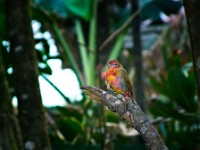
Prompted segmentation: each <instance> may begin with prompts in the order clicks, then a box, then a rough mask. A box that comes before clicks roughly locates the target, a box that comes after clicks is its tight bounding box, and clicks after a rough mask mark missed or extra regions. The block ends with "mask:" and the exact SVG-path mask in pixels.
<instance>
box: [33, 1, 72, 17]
mask: <svg viewBox="0 0 200 150" xmlns="http://www.w3.org/2000/svg"><path fill="white" fill-rule="evenodd" d="M35 3H36V4H37V5H38V6H39V7H41V8H42V9H45V10H47V11H49V12H50V13H51V14H56V15H58V16H60V17H67V16H68V14H67V12H66V10H65V6H64V0H35ZM38 17H39V16H38Z"/></svg>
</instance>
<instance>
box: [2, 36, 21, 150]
mask: <svg viewBox="0 0 200 150" xmlns="http://www.w3.org/2000/svg"><path fill="white" fill-rule="evenodd" d="M0 43H2V40H0ZM0 89H1V90H0V139H1V140H0V150H17V149H19V150H21V149H22V141H21V140H22V139H21V135H20V132H19V130H17V129H19V126H18V124H17V120H16V118H15V115H14V113H13V109H12V105H11V94H10V92H9V86H8V81H7V77H6V73H5V68H4V64H3V57H2V45H1V44H0ZM15 131H18V132H15Z"/></svg>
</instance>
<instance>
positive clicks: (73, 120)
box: [64, 117, 86, 139]
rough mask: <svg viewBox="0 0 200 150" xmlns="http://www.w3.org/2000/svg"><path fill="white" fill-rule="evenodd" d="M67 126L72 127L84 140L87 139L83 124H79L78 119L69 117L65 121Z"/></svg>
mask: <svg viewBox="0 0 200 150" xmlns="http://www.w3.org/2000/svg"><path fill="white" fill-rule="evenodd" d="M64 122H65V124H67V125H68V127H70V129H71V130H73V131H74V132H75V133H77V134H80V135H81V136H82V137H83V138H84V139H86V133H85V131H84V130H83V128H82V126H81V122H79V121H78V120H77V119H76V118H73V117H70V118H69V117H68V118H66V119H65V120H64Z"/></svg>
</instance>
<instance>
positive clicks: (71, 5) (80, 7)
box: [64, 0, 93, 20]
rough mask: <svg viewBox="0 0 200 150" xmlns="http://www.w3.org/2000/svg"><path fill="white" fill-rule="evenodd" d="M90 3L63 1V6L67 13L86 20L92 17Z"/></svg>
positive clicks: (89, 1)
mask: <svg viewBox="0 0 200 150" xmlns="http://www.w3.org/2000/svg"><path fill="white" fill-rule="evenodd" d="M92 3H93V1H92V0H64V6H65V7H66V10H67V11H68V12H69V13H71V14H72V15H76V16H79V17H82V18H84V19H86V20H89V19H90V18H91V17H92V6H93V5H92Z"/></svg>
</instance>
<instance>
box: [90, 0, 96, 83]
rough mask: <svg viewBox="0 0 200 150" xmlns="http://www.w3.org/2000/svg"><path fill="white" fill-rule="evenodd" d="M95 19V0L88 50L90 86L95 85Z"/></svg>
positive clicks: (94, 2)
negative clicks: (89, 51)
mask: <svg viewBox="0 0 200 150" xmlns="http://www.w3.org/2000/svg"><path fill="white" fill-rule="evenodd" d="M96 19H97V0H94V1H93V17H92V19H91V20H90V33H89V49H90V50H91V53H90V66H91V68H90V84H95V70H96V68H95V66H96V65H95V64H96V27H97V23H96Z"/></svg>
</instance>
